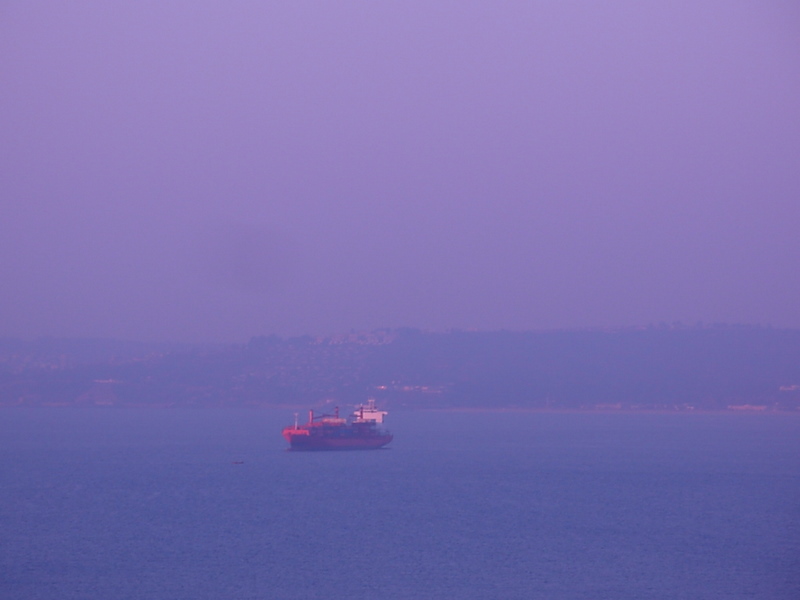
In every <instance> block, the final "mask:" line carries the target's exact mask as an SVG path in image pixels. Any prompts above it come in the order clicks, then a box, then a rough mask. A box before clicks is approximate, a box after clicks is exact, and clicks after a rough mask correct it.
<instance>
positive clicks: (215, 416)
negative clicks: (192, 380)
mask: <svg viewBox="0 0 800 600" xmlns="http://www.w3.org/2000/svg"><path fill="white" fill-rule="evenodd" d="M293 420H294V415H293V413H292V412H291V411H288V410H257V409H214V410H212V409H198V410H191V409H132V408H129V409H122V408H107V409H104V408H4V409H2V410H0V469H1V470H0V598H2V599H4V600H38V599H42V600H44V599H47V600H72V599H75V600H109V599H113V600H125V599H141V600H178V599H185V600H198V599H215V600H219V599H253V600H255V599H276V600H282V599H286V600H289V599H319V600H323V599H324V600H339V599H342V600H344V599H347V600H358V599H363V600H367V599H381V600H395V599H397V600H399V599H404V600H405V599H408V600H411V599H414V600H422V599H429V598H430V599H434V598H436V599H443V598H445V599H449V598H453V599H459V600H468V599H475V600H478V599H480V600H488V599H525V600H531V599H547V600H561V599H564V600H567V599H569V600H573V599H574V600H579V599H580V600H600V599H608V600H626V599H630V600H634V599H635V600H645V599H650V598H652V599H664V600H666V599H669V600H679V599H686V600H712V599H713V600H723V599H724V600H736V599H759V600H772V599H774V600H797V599H799V598H800V415H785V414H784V415H779V414H641V413H607V414H606V413H600V414H589V413H525V412H446V411H442V412H436V411H407V412H404V411H393V412H391V413H390V414H389V417H388V419H387V426H389V428H390V429H391V430H392V432H393V433H394V435H395V439H394V441H393V442H392V443H391V444H390V445H389V447H388V448H386V449H384V450H372V451H356V452H311V453H303V452H289V451H287V450H286V443H285V442H284V440H283V439H282V438H281V435H280V430H281V428H282V427H283V426H284V425H287V424H290V423H291V422H293Z"/></svg>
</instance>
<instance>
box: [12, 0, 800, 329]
mask: <svg viewBox="0 0 800 600" xmlns="http://www.w3.org/2000/svg"><path fill="white" fill-rule="evenodd" d="M0 116H1V117H2V118H0V208H1V209H2V213H1V214H2V219H1V220H0V285H1V286H2V287H1V288H0V289H2V294H0V336H21V337H26V338H30V337H36V336H41V335H54V336H92V337H117V338H129V339H138V340H175V341H184V340H185V341H246V340H247V339H248V338H249V337H250V336H253V335H261V334H270V333H277V334H280V335H296V334H304V333H311V334H325V333H332V332H339V331H347V330H349V329H351V328H355V329H372V328H378V327H396V326H412V327H421V328H432V329H447V328H454V327H455V328H478V329H500V328H506V329H539V328H561V327H584V326H594V327H606V326H626V325H646V324H648V323H658V322H661V321H666V322H673V321H678V320H680V321H683V322H684V323H695V322H696V321H704V322H729V323H753V324H756V323H761V324H772V325H774V326H790V327H800V7H798V3H796V2H794V1H792V0H787V1H786V2H778V1H768V0H761V1H755V0H753V1H748V2H744V1H736V0H720V1H702V0H690V1H686V2H679V1H669V2H643V1H642V0H631V1H606V2H600V1H598V2H589V1H587V2H565V1H555V0H553V1H549V2H544V1H541V2H537V1H534V0H526V1H508V2H503V1H498V0H493V1H469V0H453V1H446V2H445V1H436V0H424V1H419V0H402V1H397V2H392V1H379V2H378V1H374V0H372V1H360V2H357V1H352V0H338V1H335V2H333V1H331V2H322V1H320V2H307V1H302V0H291V1H281V2H265V1H263V0H258V1H255V0H254V1H239V2H237V1H232V0H227V1H219V2H211V1H205V0H190V1H180V2H179V1H164V0H157V1H156V0H154V1H144V0H137V1H129V2H107V1H105V0H103V1H83V2H82V1H77V0H76V1H74V2H63V1H60V0H59V1H53V2H40V1H35V0H20V1H14V0H5V1H4V2H2V4H0Z"/></svg>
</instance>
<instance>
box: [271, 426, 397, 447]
mask: <svg viewBox="0 0 800 600" xmlns="http://www.w3.org/2000/svg"><path fill="white" fill-rule="evenodd" d="M295 431H296V430H292V431H290V432H284V437H285V438H286V439H287V441H288V442H289V445H290V447H291V449H292V450H377V449H378V448H383V447H384V446H385V445H386V444H388V443H389V442H391V441H392V435H391V434H386V435H377V436H370V437H325V436H320V435H313V436H311V435H306V434H300V435H292V434H294V433H295ZM287 433H288V435H287Z"/></svg>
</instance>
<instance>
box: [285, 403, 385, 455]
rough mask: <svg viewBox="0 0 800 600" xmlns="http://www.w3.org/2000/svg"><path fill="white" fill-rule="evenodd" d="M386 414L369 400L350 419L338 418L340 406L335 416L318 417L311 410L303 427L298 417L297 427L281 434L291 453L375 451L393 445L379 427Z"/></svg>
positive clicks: (287, 429)
mask: <svg viewBox="0 0 800 600" xmlns="http://www.w3.org/2000/svg"><path fill="white" fill-rule="evenodd" d="M386 414H387V412H386V411H385V410H378V409H377V408H376V407H375V400H374V399H372V398H370V399H369V400H368V401H367V404H366V406H364V405H361V406H359V407H358V408H357V409H356V411H355V412H354V413H353V414H352V416H351V417H350V418H349V419H345V418H341V417H339V407H338V406H337V407H336V408H335V409H334V414H332V415H326V414H324V415H315V414H314V411H313V410H309V411H308V423H306V424H304V425H299V424H298V423H297V415H295V422H294V425H290V426H289V427H284V428H283V432H282V433H283V437H284V438H285V439H286V441H287V442H289V449H290V450H375V449H377V448H383V447H384V446H385V445H386V444H388V443H389V442H391V441H392V437H393V436H392V434H391V433H389V432H388V431H387V430H386V429H383V428H382V427H379V425H381V424H382V423H383V418H384V417H385V416H386Z"/></svg>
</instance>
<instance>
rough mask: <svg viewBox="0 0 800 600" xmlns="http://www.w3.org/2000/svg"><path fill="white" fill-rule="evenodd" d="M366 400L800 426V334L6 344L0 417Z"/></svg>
mask: <svg viewBox="0 0 800 600" xmlns="http://www.w3.org/2000/svg"><path fill="white" fill-rule="evenodd" d="M367 397H375V398H377V399H378V400H379V401H380V402H381V404H382V405H385V406H387V407H390V408H391V409H392V410H405V409H423V410H457V411H486V410H492V411H525V412H584V413H588V412H596V413H617V412H636V413H640V412H650V413H656V412H659V413H670V414H673V413H682V414H684V413H685V414H691V413H709V412H713V413H740V414H769V413H780V414H795V413H797V412H798V411H800V331H799V330H793V329H773V328H766V327H744V326H713V327H691V328H685V327H662V328H643V329H620V330H608V331H600V330H578V331H571V330H570V331H541V332H507V331H498V332H465V331H451V332H445V333H436V332H426V331H421V330H415V329H398V330H378V331H372V332H361V333H350V334H347V335H342V336H330V337H321V338H312V337H309V336H305V337H299V338H287V339H284V338H279V337H277V336H268V337H256V338H252V339H251V340H250V341H249V342H248V343H247V344H240V345H229V346H185V345H184V346H181V345H164V344H159V345H148V344H141V343H129V342H117V341H113V340H55V339H42V340H36V341H33V342H23V341H19V340H0V406H50V407H56V406H97V407H119V406H123V407H124V406H130V407H152V408H167V407H187V408H202V407H256V408H258V407H263V408H283V407H301V408H300V410H304V409H305V408H309V407H313V408H315V409H320V410H324V409H325V408H326V407H332V406H334V405H337V404H339V405H347V404H358V403H360V402H363V401H364V399H365V398H367ZM586 398H591V399H592V401H591V402H587V401H586ZM289 409H290V410H294V409H292V408H289Z"/></svg>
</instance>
